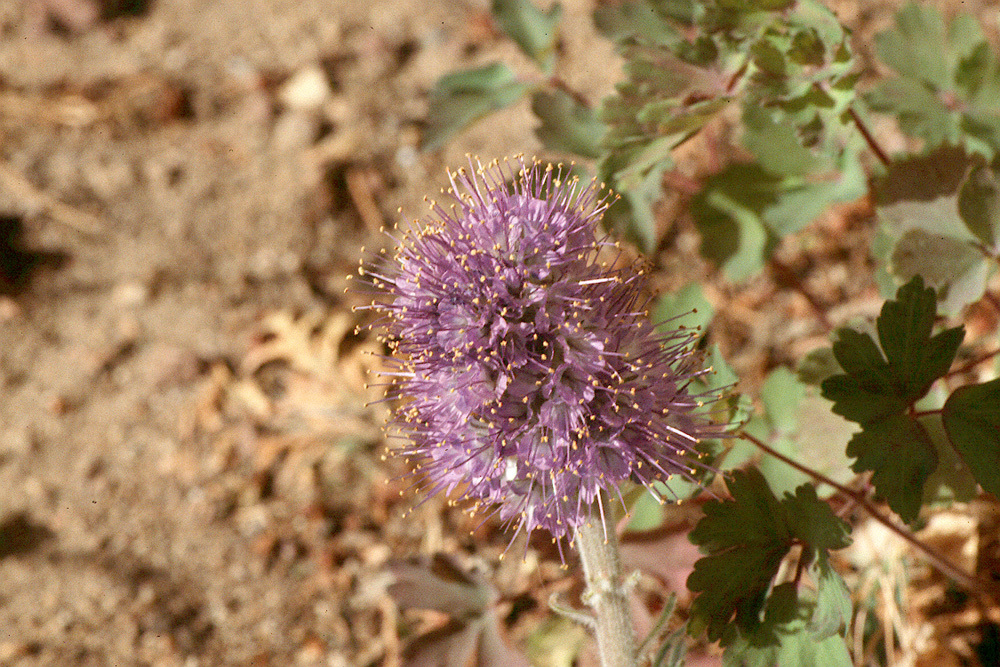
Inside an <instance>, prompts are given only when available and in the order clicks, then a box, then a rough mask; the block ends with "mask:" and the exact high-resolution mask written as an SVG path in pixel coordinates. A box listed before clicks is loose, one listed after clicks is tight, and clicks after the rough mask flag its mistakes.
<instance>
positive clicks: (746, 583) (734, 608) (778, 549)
mask: <svg viewBox="0 0 1000 667" xmlns="http://www.w3.org/2000/svg"><path fill="white" fill-rule="evenodd" d="M728 486H729V492H730V494H731V495H732V500H724V501H717V500H712V501H709V502H708V503H706V504H705V507H704V510H705V517H704V518H703V519H702V520H701V521H699V522H698V525H697V526H696V527H695V529H694V530H693V531H691V534H690V540H691V542H692V543H694V544H697V545H698V546H700V547H701V549H702V551H703V552H704V553H706V554H708V555H707V556H706V557H705V558H702V559H701V560H699V561H698V562H697V563H695V567H694V572H692V573H691V575H690V577H688V588H689V589H691V590H692V591H694V592H697V593H699V595H698V597H697V598H696V599H695V601H694V603H693V604H692V606H691V620H690V626H689V627H690V629H691V632H692V633H693V634H697V633H699V632H701V631H702V630H705V631H706V632H707V634H708V638H709V639H710V640H712V641H717V640H721V641H722V644H723V645H729V644H733V643H734V642H736V641H737V640H738V639H739V638H740V637H753V638H754V640H753V643H756V644H766V643H772V644H773V643H775V642H776V641H777V639H776V632H779V631H780V628H781V626H782V625H783V624H787V623H788V622H790V621H792V620H793V619H794V618H795V617H796V615H797V614H798V612H799V608H798V606H797V604H796V598H797V592H796V586H795V584H793V583H787V584H781V585H778V586H775V587H774V588H773V590H772V591H771V592H770V594H769V593H768V590H769V589H770V588H771V585H772V580H773V578H774V576H775V575H776V574H777V572H778V568H779V566H780V564H781V560H782V559H783V558H784V557H785V555H786V554H787V553H788V551H789V549H791V547H792V545H793V544H794V543H796V542H799V543H802V544H803V545H804V548H803V558H805V559H806V560H807V561H808V562H806V565H808V564H809V562H811V561H812V558H813V557H819V558H821V559H825V558H826V552H827V550H828V549H839V548H842V547H844V546H846V545H847V544H848V543H849V541H850V540H849V539H848V537H847V534H848V531H849V527H848V525H847V524H846V523H844V522H843V521H841V520H840V519H838V518H837V517H836V516H834V514H833V512H832V511H831V510H830V508H829V506H828V505H827V504H826V503H824V502H822V501H820V500H819V499H818V498H817V497H816V492H815V489H814V488H813V487H812V486H810V485H808V484H807V485H803V486H801V487H799V488H798V489H796V491H795V493H794V494H786V495H785V497H784V499H783V500H780V501H779V500H778V499H777V498H776V497H775V495H774V494H773V493H772V492H771V489H770V488H769V487H768V485H767V482H766V481H765V480H764V478H763V476H762V475H761V474H760V472H758V471H757V470H755V469H753V468H751V469H749V470H746V471H739V470H737V471H734V472H733V473H732V476H731V478H730V480H729V484H728ZM762 612H763V613H762ZM810 617H811V607H810V614H807V615H806V616H804V617H803V619H802V620H803V621H808V620H810ZM818 620H819V621H821V625H823V626H824V629H825V627H826V625H828V623H827V622H822V620H821V619H818Z"/></svg>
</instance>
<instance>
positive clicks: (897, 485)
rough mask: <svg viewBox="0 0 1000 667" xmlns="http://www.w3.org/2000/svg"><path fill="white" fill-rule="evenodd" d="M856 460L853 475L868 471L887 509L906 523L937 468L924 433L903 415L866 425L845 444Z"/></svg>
mask: <svg viewBox="0 0 1000 667" xmlns="http://www.w3.org/2000/svg"><path fill="white" fill-rule="evenodd" d="M847 455H848V456H853V457H856V458H857V461H855V462H854V465H853V466H852V468H853V469H854V471H855V472H864V471H866V470H871V471H872V478H871V480H872V484H874V485H875V489H876V490H877V491H878V494H879V495H880V496H882V497H883V498H885V499H886V501H887V502H888V503H889V507H891V508H892V510H893V511H894V512H895V513H896V514H898V515H899V516H900V517H901V518H902V519H903V520H904V521H906V522H907V523H912V522H913V521H914V520H915V519H916V518H917V515H918V513H919V512H920V506H921V504H922V502H923V496H924V484H925V483H926V482H927V479H928V478H929V477H930V476H931V473H933V472H934V470H935V469H936V468H937V464H938V457H937V450H936V449H935V447H934V443H933V442H931V439H930V437H929V436H928V435H927V431H926V430H924V428H923V427H922V426H921V425H920V423H919V422H917V421H916V420H914V419H911V418H910V417H908V416H906V415H895V416H892V417H888V418H886V419H882V420H880V421H876V422H873V423H869V424H866V425H865V428H864V430H862V431H861V432H860V433H857V434H855V435H854V437H853V438H851V441H850V442H849V443H847Z"/></svg>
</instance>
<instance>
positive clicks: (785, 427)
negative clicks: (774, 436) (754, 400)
mask: <svg viewBox="0 0 1000 667" xmlns="http://www.w3.org/2000/svg"><path fill="white" fill-rule="evenodd" d="M803 398H805V387H804V386H803V385H802V384H801V383H800V382H799V380H798V378H796V377H795V374H794V373H792V371H790V370H788V369H787V368H784V367H781V368H776V369H775V370H774V371H772V372H771V374H770V375H768V376H767V379H766V380H764V384H763V385H762V386H761V388H760V399H761V402H763V404H764V414H765V416H766V418H767V420H768V422H770V425H771V428H772V429H774V430H775V431H778V432H779V433H786V434H787V433H792V432H793V431H795V429H796V428H797V427H798V410H799V404H800V403H801V402H802V399H803Z"/></svg>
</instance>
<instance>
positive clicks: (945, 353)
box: [876, 276, 965, 400]
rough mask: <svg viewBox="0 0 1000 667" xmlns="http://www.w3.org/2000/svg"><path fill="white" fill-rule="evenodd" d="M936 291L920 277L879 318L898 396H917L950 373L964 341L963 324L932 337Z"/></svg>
mask: <svg viewBox="0 0 1000 667" xmlns="http://www.w3.org/2000/svg"><path fill="white" fill-rule="evenodd" d="M934 315H935V296H934V290H933V289H931V288H926V289H925V288H924V284H923V280H922V279H921V278H920V276H916V277H914V278H913V279H912V280H911V281H910V282H908V283H907V284H905V285H903V286H902V287H900V288H899V291H898V292H896V299H895V300H894V301H886V302H885V304H883V305H882V312H881V314H880V315H879V317H878V319H877V320H876V326H877V328H878V335H879V341H880V342H881V343H882V349H883V350H884V351H885V356H886V358H887V359H888V360H889V371H890V373H891V375H892V376H893V379H894V381H895V386H896V388H897V390H898V391H899V395H901V396H903V397H905V398H908V399H911V400H912V399H916V398H919V397H920V396H923V395H924V394H926V393H927V390H928V389H930V386H931V383H933V382H934V381H935V380H937V379H938V378H939V377H941V376H942V375H944V374H945V373H947V372H948V369H949V368H951V364H952V362H953V361H954V359H955V353H956V352H958V346H959V345H960V344H961V343H962V339H963V338H964V336H965V330H964V329H963V328H962V327H955V328H954V329H948V330H946V331H942V332H941V333H939V334H937V335H935V336H933V337H932V336H931V329H932V328H933V326H934Z"/></svg>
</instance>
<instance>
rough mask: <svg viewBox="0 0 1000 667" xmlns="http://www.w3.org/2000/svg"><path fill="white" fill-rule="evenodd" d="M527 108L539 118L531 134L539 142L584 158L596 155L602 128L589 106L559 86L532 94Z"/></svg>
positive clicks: (599, 152) (602, 132)
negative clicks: (556, 88)
mask: <svg viewBox="0 0 1000 667" xmlns="http://www.w3.org/2000/svg"><path fill="white" fill-rule="evenodd" d="M531 110H532V111H533V112H535V115H536V116H538V118H539V120H541V121H542V124H541V126H539V127H537V128H535V135H536V136H537V137H538V140H539V141H541V142H542V145H543V146H545V147H546V148H549V149H552V150H557V151H565V152H567V153H573V154H575V155H579V156H581V157H585V158H597V157H600V155H601V149H600V143H601V138H602V137H603V136H604V131H605V129H606V128H605V126H604V123H602V122H601V121H600V120H598V119H597V115H596V114H595V113H594V111H593V110H592V109H589V108H587V107H586V106H584V105H583V104H581V103H580V102H578V101H577V100H575V99H573V98H572V97H571V96H570V95H569V94H568V93H566V92H564V91H562V90H551V91H538V92H536V93H535V94H534V95H532V97H531Z"/></svg>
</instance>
